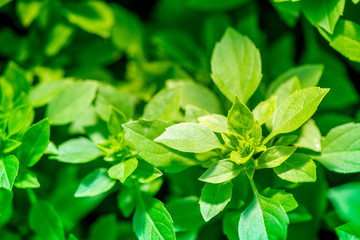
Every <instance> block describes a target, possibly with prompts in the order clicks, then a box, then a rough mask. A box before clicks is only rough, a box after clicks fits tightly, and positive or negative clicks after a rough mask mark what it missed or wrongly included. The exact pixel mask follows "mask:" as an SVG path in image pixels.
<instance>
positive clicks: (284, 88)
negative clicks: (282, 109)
mask: <svg viewBox="0 0 360 240" xmlns="http://www.w3.org/2000/svg"><path fill="white" fill-rule="evenodd" d="M300 89H301V86H300V82H299V78H298V77H297V76H294V77H292V78H290V79H289V80H287V81H286V82H284V83H282V84H281V85H280V86H279V87H278V88H277V89H276V90H275V92H274V94H273V96H277V101H276V105H277V106H279V105H280V104H281V103H282V102H283V101H284V100H285V99H286V98H287V97H288V96H289V95H290V94H292V93H293V92H295V91H296V90H300Z"/></svg>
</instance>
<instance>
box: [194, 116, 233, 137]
mask: <svg viewBox="0 0 360 240" xmlns="http://www.w3.org/2000/svg"><path fill="white" fill-rule="evenodd" d="M198 121H199V123H201V124H204V125H205V126H207V127H208V128H209V129H210V130H211V131H213V132H219V133H223V132H225V133H228V132H229V129H228V128H227V118H226V117H225V116H224V115H220V114H211V115H205V116H201V117H199V118H198Z"/></svg>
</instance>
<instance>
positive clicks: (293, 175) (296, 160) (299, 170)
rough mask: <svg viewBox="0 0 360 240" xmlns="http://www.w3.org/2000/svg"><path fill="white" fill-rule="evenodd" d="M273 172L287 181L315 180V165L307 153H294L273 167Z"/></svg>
mask: <svg viewBox="0 0 360 240" xmlns="http://www.w3.org/2000/svg"><path fill="white" fill-rule="evenodd" d="M274 171H275V173H276V174H277V175H278V176H279V177H280V178H281V179H284V180H286V181H289V182H294V183H298V182H315V181H316V165H315V163H314V161H313V160H312V159H311V157H309V156H308V155H305V154H303V153H294V154H293V155H291V156H290V157H289V158H288V159H287V160H286V161H285V162H284V163H282V164H281V165H280V166H278V167H276V168H274Z"/></svg>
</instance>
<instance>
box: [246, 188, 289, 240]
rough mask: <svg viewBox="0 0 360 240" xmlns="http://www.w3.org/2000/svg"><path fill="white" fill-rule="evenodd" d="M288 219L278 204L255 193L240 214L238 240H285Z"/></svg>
mask: <svg viewBox="0 0 360 240" xmlns="http://www.w3.org/2000/svg"><path fill="white" fill-rule="evenodd" d="M288 225H289V218H288V216H287V215H286V212H285V210H284V208H283V207H282V206H281V205H280V203H279V202H277V201H275V200H273V199H270V198H266V197H263V196H261V195H259V194H258V193H256V195H255V196H254V200H253V201H252V202H251V204H250V205H249V206H248V207H247V208H246V209H245V211H244V212H243V213H242V214H241V218H240V221H239V238H240V240H249V239H251V240H252V239H254V240H255V239H286V236H287V227H288Z"/></svg>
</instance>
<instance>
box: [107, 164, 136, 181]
mask: <svg viewBox="0 0 360 240" xmlns="http://www.w3.org/2000/svg"><path fill="white" fill-rule="evenodd" d="M137 165H138V160H137V159H136V158H130V159H128V160H126V161H123V162H120V163H118V164H116V165H114V166H112V167H111V168H110V169H109V171H108V174H109V177H111V178H112V179H118V180H120V182H122V183H124V182H125V180H126V179H127V178H128V177H129V176H130V175H131V174H132V173H133V172H134V170H135V169H136V167H137Z"/></svg>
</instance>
